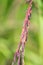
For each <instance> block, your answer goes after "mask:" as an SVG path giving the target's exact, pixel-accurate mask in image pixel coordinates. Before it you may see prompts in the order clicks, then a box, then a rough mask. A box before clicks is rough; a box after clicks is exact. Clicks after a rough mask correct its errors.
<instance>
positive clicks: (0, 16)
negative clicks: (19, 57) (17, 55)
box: [0, 0, 43, 65]
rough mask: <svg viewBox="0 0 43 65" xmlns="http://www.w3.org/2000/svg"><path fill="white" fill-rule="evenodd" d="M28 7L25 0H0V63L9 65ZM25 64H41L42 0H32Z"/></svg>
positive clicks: (42, 50) (42, 37) (42, 44)
mask: <svg viewBox="0 0 43 65" xmlns="http://www.w3.org/2000/svg"><path fill="white" fill-rule="evenodd" d="M27 8H28V4H26V0H0V65H11V63H12V59H13V55H14V52H15V51H16V48H17V47H18V44H19V41H20V35H21V30H22V26H23V22H24V19H25V14H26V11H27ZM24 63H25V65H43V0H33V6H32V16H31V20H30V27H29V32H28V40H27V43H26V45H25V56H24Z"/></svg>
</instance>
